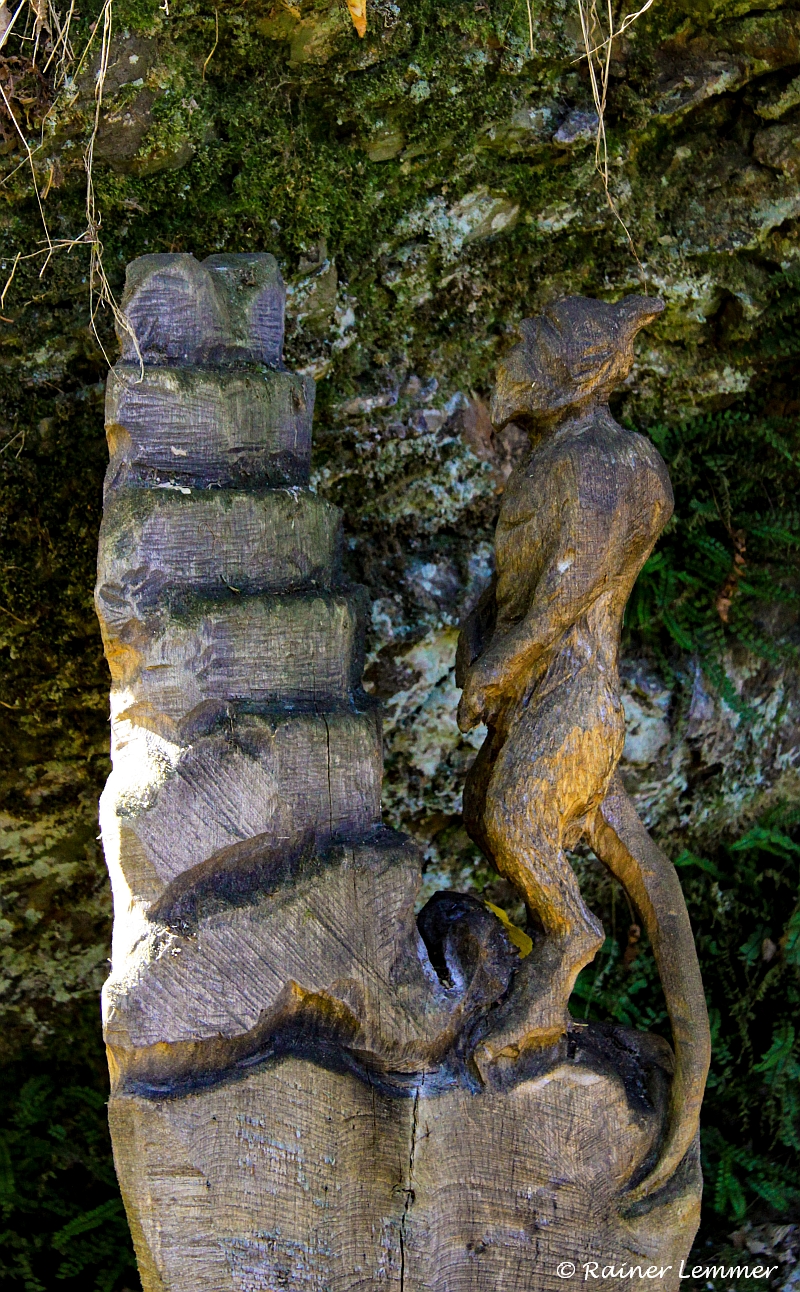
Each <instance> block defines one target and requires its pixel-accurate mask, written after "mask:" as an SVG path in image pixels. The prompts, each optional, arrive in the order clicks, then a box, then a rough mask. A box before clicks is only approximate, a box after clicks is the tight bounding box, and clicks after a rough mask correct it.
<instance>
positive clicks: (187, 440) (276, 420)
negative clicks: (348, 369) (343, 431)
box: [106, 363, 314, 490]
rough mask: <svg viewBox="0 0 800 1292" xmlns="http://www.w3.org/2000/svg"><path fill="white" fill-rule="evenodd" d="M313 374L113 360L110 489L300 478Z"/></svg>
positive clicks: (304, 476) (306, 459)
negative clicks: (130, 485) (156, 365)
mask: <svg viewBox="0 0 800 1292" xmlns="http://www.w3.org/2000/svg"><path fill="white" fill-rule="evenodd" d="M313 408H314V381H313V378H311V377H297V376H295V375H294V373H290V372H285V371H283V370H282V369H273V368H262V367H258V368H256V367H253V368H251V369H250V370H247V369H243V368H183V367H161V368H147V367H146V368H145V369H144V373H143V374H142V372H141V370H140V368H139V366H138V364H133V363H129V364H121V363H120V364H117V366H116V368H114V369H113V370H112V372H111V374H110V376H109V380H108V389H107V393H106V429H107V434H108V437H109V447H110V450H111V461H110V463H109V467H108V473H107V475H106V490H108V488H109V487H110V486H113V487H117V488H118V487H119V486H120V485H122V484H124V483H126V481H130V482H131V483H133V484H137V483H142V484H150V485H160V486H161V488H168V487H169V486H170V485H173V487H177V488H186V487H195V488H205V487H208V486H216V487H223V486H225V485H234V486H241V485H245V486H250V487H253V486H254V485H258V483H259V482H263V483H265V484H268V485H272V486H280V485H294V484H296V485H302V484H305V483H307V481H308V470H309V464H310V461H311V418H312V414H313Z"/></svg>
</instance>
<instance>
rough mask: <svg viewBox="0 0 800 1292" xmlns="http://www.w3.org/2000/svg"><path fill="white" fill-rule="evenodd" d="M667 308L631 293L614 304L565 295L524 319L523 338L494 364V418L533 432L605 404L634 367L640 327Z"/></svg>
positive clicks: (651, 298) (499, 425) (500, 423)
mask: <svg viewBox="0 0 800 1292" xmlns="http://www.w3.org/2000/svg"><path fill="white" fill-rule="evenodd" d="M663 309H664V302H663V301H661V300H659V299H658V297H657V296H626V297H625V298H624V300H621V301H618V302H617V303H616V304H615V305H609V304H607V303H606V302H605V301H594V300H588V299H587V298H586V297H585V296H568V297H566V299H565V300H561V301H557V302H556V303H555V304H554V305H549V306H548V307H547V309H546V310H545V311H544V313H543V314H539V315H537V317H536V318H533V319H523V321H522V323H521V324H520V329H519V330H520V332H521V333H522V342H521V344H520V345H517V346H515V347H514V349H513V350H511V351H510V353H509V354H507V355H506V357H505V359H504V360H503V361H502V363H501V364H500V367H499V368H498V371H497V385H496V386H495V390H494V394H493V395H492V404H491V416H492V421H493V423H494V425H495V426H496V427H497V428H498V430H499V429H501V428H502V427H503V426H506V425H507V424H508V422H511V421H519V422H521V423H522V424H523V425H525V426H526V427H527V428H528V429H529V430H534V431H535V430H536V429H543V428H544V427H545V426H547V425H548V424H549V423H552V422H554V421H559V420H561V419H562V417H563V416H564V415H565V414H566V413H568V412H578V411H580V410H581V409H582V408H585V407H587V406H589V405H590V404H597V403H605V402H606V401H607V400H608V397H609V395H610V394H611V392H612V390H613V389H614V387H615V386H617V385H618V384H619V383H620V382H621V381H622V380H623V379H624V378H625V377H627V375H628V373H629V372H630V370H631V366H632V364H633V341H634V338H635V336H636V333H637V332H638V331H639V330H640V328H643V327H646V325H647V324H648V323H651V322H652V321H653V319H655V318H657V317H658V315H659V314H660V313H661V312H662V310H663Z"/></svg>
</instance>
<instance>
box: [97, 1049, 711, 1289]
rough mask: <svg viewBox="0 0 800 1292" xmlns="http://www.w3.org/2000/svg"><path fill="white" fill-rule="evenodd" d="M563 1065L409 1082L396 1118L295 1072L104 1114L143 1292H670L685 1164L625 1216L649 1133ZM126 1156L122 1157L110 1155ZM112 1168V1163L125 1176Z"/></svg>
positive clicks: (608, 1083)
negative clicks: (565, 1271) (456, 1083)
mask: <svg viewBox="0 0 800 1292" xmlns="http://www.w3.org/2000/svg"><path fill="white" fill-rule="evenodd" d="M651 1072H652V1075H653V1084H654V1085H656V1086H658V1087H660V1099H661V1103H660V1105H659V1108H658V1111H657V1112H653V1111H650V1112H649V1113H646V1112H644V1111H643V1110H642V1109H635V1108H632V1107H631V1103H630V1101H629V1099H628V1098H627V1097H626V1094H625V1091H624V1089H623V1087H622V1083H621V1082H620V1080H619V1078H618V1077H617V1076H615V1075H611V1074H609V1073H607V1072H606V1073H603V1072H599V1071H596V1070H595V1069H594V1068H593V1067H592V1066H589V1065H586V1066H584V1065H583V1064H581V1063H580V1062H576V1061H574V1060H573V1061H562V1062H560V1063H558V1064H557V1065H555V1066H554V1067H553V1068H552V1069H551V1070H550V1071H549V1072H548V1073H546V1074H543V1075H539V1076H534V1077H532V1078H531V1079H529V1080H527V1081H522V1082H520V1083H519V1084H518V1085H517V1086H516V1087H514V1088H513V1089H511V1090H502V1091H484V1092H482V1093H481V1094H479V1095H474V1094H471V1093H469V1092H467V1091H465V1090H463V1089H458V1088H455V1089H452V1090H449V1091H446V1092H443V1093H440V1094H438V1095H436V1096H435V1097H433V1098H430V1097H428V1096H427V1094H426V1091H425V1086H424V1083H423V1084H422V1085H421V1086H420V1088H419V1089H418V1090H417V1091H415V1092H414V1093H412V1094H411V1095H410V1096H409V1097H407V1098H404V1099H398V1098H396V1097H393V1096H391V1095H386V1094H384V1093H382V1092H381V1091H380V1090H376V1089H375V1088H374V1087H371V1086H370V1085H368V1084H367V1083H365V1082H363V1081H362V1080H360V1079H359V1078H358V1077H357V1076H353V1075H350V1074H347V1073H337V1072H331V1071H329V1070H325V1069H323V1068H321V1067H320V1066H319V1065H317V1064H315V1063H312V1062H308V1061H307V1060H303V1059H298V1058H288V1059H286V1060H284V1061H283V1062H281V1063H279V1064H277V1065H276V1066H274V1067H272V1068H264V1069H263V1070H262V1071H260V1072H258V1073H254V1074H252V1075H250V1076H247V1077H244V1078H243V1079H242V1080H241V1081H240V1082H237V1083H236V1084H233V1085H225V1086H219V1087H217V1088H215V1089H212V1090H205V1091H203V1092H202V1093H194V1094H191V1095H188V1096H186V1097H184V1098H182V1099H176V1100H163V1101H160V1102H155V1101H151V1100H146V1099H143V1098H141V1097H136V1096H132V1097H129V1098H127V1099H124V1100H120V1099H118V1100H115V1101H114V1102H113V1103H112V1109H111V1125H112V1131H113V1135H114V1142H115V1146H116V1154H117V1161H118V1163H119V1167H118V1169H119V1175H120V1183H121V1186H122V1190H123V1195H124V1197H125V1200H126V1205H127V1207H128V1214H129V1216H130V1217H131V1222H132V1228H133V1232H134V1235H135V1236H137V1238H138V1241H137V1250H140V1251H141V1252H142V1253H143V1256H144V1260H142V1261H141V1270H142V1275H143V1280H144V1285H145V1288H146V1289H147V1292H155V1289H161V1288H186V1289H187V1292H188V1289H192V1292H201V1290H202V1292H205V1290H206V1289H208V1292H222V1290H223V1289H230V1290H231V1292H253V1290H254V1289H273V1288H274V1289H277V1288H290V1289H292V1290H293V1292H294V1290H295V1289H297V1290H299V1289H303V1290H304V1292H305V1290H306V1289H308V1290H309V1292H311V1290H313V1292H327V1289H331V1288H337V1289H339V1288H341V1289H347V1292H355V1290H356V1289H358V1290H359V1292H361V1290H363V1292H367V1289H377V1288H385V1287H393V1288H397V1289H403V1292H423V1290H424V1292H461V1290H462V1289H463V1292H475V1290H476V1289H485V1290H486V1292H531V1289H535V1290H536V1292H554V1290H555V1289H557V1288H563V1287H564V1286H565V1283H566V1285H567V1286H569V1285H570V1281H569V1280H565V1279H564V1278H561V1277H559V1275H558V1273H557V1271H558V1269H559V1267H560V1266H562V1263H563V1262H571V1263H573V1264H574V1265H575V1267H576V1276H575V1278H574V1279H573V1280H572V1282H573V1283H575V1282H582V1281H583V1277H584V1270H583V1269H582V1266H583V1264H584V1263H585V1262H590V1261H596V1262H598V1266H599V1269H598V1273H600V1271H601V1270H602V1268H607V1267H608V1266H610V1265H614V1266H616V1269H617V1270H620V1268H622V1269H624V1270H625V1271H626V1273H628V1272H629V1271H630V1270H631V1269H634V1270H635V1269H636V1267H638V1269H639V1270H640V1271H641V1272H642V1274H644V1273H645V1271H647V1270H648V1269H649V1268H650V1267H651V1266H652V1265H655V1266H656V1269H658V1268H664V1267H667V1266H672V1269H670V1270H668V1271H667V1272H666V1273H665V1275H664V1277H662V1278H658V1277H656V1278H655V1279H653V1278H652V1277H651V1278H650V1279H649V1280H648V1279H647V1278H646V1277H639V1275H638V1274H636V1273H634V1275H633V1277H630V1276H628V1277H626V1278H625V1279H624V1280H622V1279H620V1278H618V1277H617V1278H610V1277H606V1278H602V1277H599V1278H597V1279H596V1280H595V1279H594V1278H593V1279H591V1285H592V1286H593V1287H599V1288H603V1289H604V1290H605V1292H611V1290H612V1289H618V1288H619V1286H620V1284H622V1286H629V1285H632V1286H645V1285H646V1284H649V1285H651V1286H657V1287H664V1288H673V1289H674V1288H676V1287H677V1286H678V1282H677V1272H678V1269H679V1266H680V1261H681V1259H683V1258H685V1256H686V1254H687V1245H686V1238H685V1235H686V1234H687V1233H691V1232H693V1230H694V1229H695V1228H696V1226H697V1222H698V1219H699V1192H698V1189H697V1177H698V1165H697V1162H696V1160H695V1159H692V1160H691V1161H688V1162H687V1163H686V1164H685V1165H684V1167H683V1168H682V1173H681V1176H682V1178H680V1179H676V1180H675V1182H674V1185H673V1189H672V1192H671V1195H670V1197H669V1198H668V1199H664V1200H663V1201H662V1203H661V1206H660V1207H659V1208H658V1209H657V1210H656V1211H655V1212H654V1211H653V1210H652V1209H649V1210H642V1211H640V1212H639V1214H636V1215H630V1216H626V1217H623V1216H621V1215H620V1211H619V1195H620V1192H621V1191H622V1190H623V1189H624V1187H625V1185H626V1183H627V1181H628V1180H629V1178H630V1174H631V1170H632V1167H633V1166H634V1165H635V1164H637V1163H639V1162H641V1161H642V1160H646V1159H647V1158H648V1157H651V1156H652V1149H653V1146H654V1142H655V1140H656V1139H657V1136H658V1132H659V1129H660V1115H661V1116H663V1099H664V1096H665V1091H664V1085H665V1077H664V1074H663V1073H661V1072H660V1070H659V1069H658V1067H657V1065H655V1064H654V1065H653V1067H652V1069H651ZM123 1146H124V1152H122V1151H120V1150H121V1149H122V1148H123ZM123 1159H124V1160H123Z"/></svg>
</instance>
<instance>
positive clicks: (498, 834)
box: [483, 715, 606, 1054]
mask: <svg viewBox="0 0 800 1292" xmlns="http://www.w3.org/2000/svg"><path fill="white" fill-rule="evenodd" d="M540 719H541V715H540ZM554 734H555V733H554ZM546 735H547V732H546V730H543V723H542V722H541V721H540V720H536V719H534V720H533V721H531V722H530V725H523V723H520V724H519V726H518V727H517V728H516V730H515V732H514V733H513V734H512V736H511V737H510V739H509V740H508V741H507V743H506V744H505V745H504V747H503V749H502V751H501V753H500V754H499V756H498V758H497V760H496V762H495V765H494V768H493V771H492V776H491V780H490V782H489V785H488V788H487V795H486V805H485V808H484V816H483V831H484V834H485V836H486V839H487V841H488V844H489V847H490V848H491V853H492V857H493V860H494V863H495V865H496V866H497V868H498V870H499V871H500V872H501V873H502V874H504V875H505V876H506V877H507V878H508V879H510V880H511V882H512V884H514V886H515V887H516V888H517V889H518V891H519V892H520V893H521V895H522V896H523V897H524V899H525V902H526V904H527V906H528V908H529V910H531V911H532V912H535V913H536V915H537V916H538V917H539V919H540V921H541V923H542V926H543V928H544V931H545V937H544V938H543V939H541V941H540V942H539V943H538V944H537V946H536V947H535V948H534V950H533V952H531V955H530V960H529V963H526V965H525V976H526V978H528V979H529V981H530V985H531V990H530V991H529V992H527V993H526V995H527V1002H526V1007H525V1011H524V1018H523V1017H520V1018H519V1019H518V1020H517V1021H512V1020H511V1019H509V1020H508V1026H505V1027H503V1028H501V1029H500V1032H499V1033H497V1034H494V1035H493V1036H492V1037H491V1040H490V1047H491V1050H492V1051H493V1052H494V1053H495V1054H496V1053H499V1052H501V1051H503V1050H512V1049H513V1048H517V1049H519V1048H522V1047H523V1046H526V1045H547V1044H550V1043H551V1042H552V1041H554V1040H556V1039H557V1038H558V1037H559V1036H560V1035H561V1034H562V1033H563V1032H564V1031H565V1030H566V1027H567V1021H568V1012H567V1005H568V1002H569V997H570V994H571V992H572V989H573V987H574V985H575V979H576V978H577V976H578V974H579V973H580V971H581V969H583V968H584V966H585V965H587V964H589V963H590V961H591V960H593V959H594V956H595V954H596V952H597V950H598V948H599V947H600V946H601V945H602V942H603V929H602V926H601V924H600V923H599V921H598V920H597V919H595V917H594V916H593V915H592V913H591V911H589V909H588V907H587V906H586V904H585V902H584V900H583V898H582V897H581V892H580V888H579V886H578V881H577V879H576V878H575V874H574V872H573V870H572V867H571V866H570V864H569V860H568V859H567V856H566V854H565V852H564V847H563V841H564V833H565V830H566V829H568V828H569V826H570V825H571V824H573V823H574V821H575V820H576V819H577V818H578V817H580V816H582V815H583V813H585V811H586V810H587V808H588V807H589V806H591V801H592V798H593V796H594V794H595V793H596V792H597V791H598V790H599V792H600V793H602V789H604V787H605V785H604V776H603V774H602V773H603V770H604V769H605V766H606V761H605V760H604V761H603V768H599V769H598V768H596V767H595V765H594V764H595V763H596V761H597V760H596V757H595V754H596V750H595V749H594V746H593V745H592V744H591V742H590V740H589V738H588V733H586V732H584V731H581V730H580V729H573V732H572V734H571V737H570V738H568V739H567V740H566V741H565V742H564V743H563V744H562V743H561V742H554V741H552V740H550V741H548V740H546V739H544V740H543V737H546ZM543 746H544V747H543ZM576 767H577V768H579V771H577V772H576Z"/></svg>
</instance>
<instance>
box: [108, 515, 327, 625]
mask: <svg viewBox="0 0 800 1292" xmlns="http://www.w3.org/2000/svg"><path fill="white" fill-rule="evenodd" d="M340 538H341V513H340V511H339V509H338V508H337V507H334V506H332V505H331V504H330V503H327V502H323V501H322V499H320V498H317V497H315V496H314V494H312V493H311V492H310V491H309V490H307V489H285V490H284V489H280V490H271V491H269V492H267V493H262V494H252V493H235V492H230V491H229V490H213V491H210V492H203V493H198V492H195V493H193V494H192V495H191V496H190V497H186V496H185V495H184V494H181V493H176V492H174V491H173V490H162V489H126V490H124V491H123V492H121V493H118V494H116V495H112V496H111V497H110V498H109V500H108V502H107V504H106V508H105V512H104V514H103V523H102V526H101V529H100V555H99V560H98V579H97V593H96V597H97V613H98V615H99V616H100V619H101V620H102V621H103V622H104V623H105V624H109V625H110V624H111V623H118V622H120V621H121V620H124V619H129V618H131V617H132V616H134V615H138V614H144V613H146V612H147V611H148V610H149V609H151V608H152V607H153V606H155V605H156V603H157V601H158V600H159V598H163V597H164V596H166V595H168V594H169V591H170V590H171V589H172V590H174V589H183V588H186V587H187V586H192V587H194V588H195V589H196V590H197V591H198V592H206V593H208V592H211V593H213V592H215V591H216V592H219V593H221V594H226V595H227V593H228V592H229V591H230V590H231V589H234V590H235V591H237V592H240V593H251V592H284V591H288V590H293V589H297V588H308V587H314V586H317V587H320V588H325V589H330V586H331V583H332V581H333V578H334V574H335V571H336V568H337V566H338V557H339V544H340Z"/></svg>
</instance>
